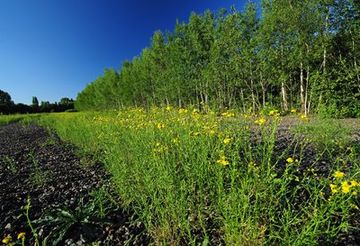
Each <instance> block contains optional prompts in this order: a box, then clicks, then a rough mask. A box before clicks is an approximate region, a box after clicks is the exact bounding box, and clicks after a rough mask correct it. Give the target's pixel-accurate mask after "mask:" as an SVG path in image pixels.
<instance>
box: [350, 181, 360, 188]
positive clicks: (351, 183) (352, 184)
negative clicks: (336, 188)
mask: <svg viewBox="0 0 360 246" xmlns="http://www.w3.org/2000/svg"><path fill="white" fill-rule="evenodd" d="M359 185H360V183H359V182H357V181H356V180H351V181H350V186H351V187H356V186H359Z"/></svg>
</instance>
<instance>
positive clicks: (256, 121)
mask: <svg viewBox="0 0 360 246" xmlns="http://www.w3.org/2000/svg"><path fill="white" fill-rule="evenodd" d="M265 123H266V119H265V118H264V117H260V118H259V119H257V120H255V124H257V125H259V126H262V125H265Z"/></svg>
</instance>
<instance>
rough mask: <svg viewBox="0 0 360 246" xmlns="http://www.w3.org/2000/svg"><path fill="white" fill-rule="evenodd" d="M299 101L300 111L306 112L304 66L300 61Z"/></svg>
mask: <svg viewBox="0 0 360 246" xmlns="http://www.w3.org/2000/svg"><path fill="white" fill-rule="evenodd" d="M300 103H301V111H302V112H304V113H305V114H306V105H305V89H304V68H303V63H302V61H301V62H300Z"/></svg>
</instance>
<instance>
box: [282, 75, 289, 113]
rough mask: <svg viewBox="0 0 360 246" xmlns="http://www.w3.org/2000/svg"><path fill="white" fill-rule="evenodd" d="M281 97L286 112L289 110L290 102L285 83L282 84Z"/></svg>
mask: <svg viewBox="0 0 360 246" xmlns="http://www.w3.org/2000/svg"><path fill="white" fill-rule="evenodd" d="M281 95H282V101H283V109H284V110H285V111H288V110H289V106H288V102H287V98H286V97H287V96H286V88H285V83H284V81H282V82H281Z"/></svg>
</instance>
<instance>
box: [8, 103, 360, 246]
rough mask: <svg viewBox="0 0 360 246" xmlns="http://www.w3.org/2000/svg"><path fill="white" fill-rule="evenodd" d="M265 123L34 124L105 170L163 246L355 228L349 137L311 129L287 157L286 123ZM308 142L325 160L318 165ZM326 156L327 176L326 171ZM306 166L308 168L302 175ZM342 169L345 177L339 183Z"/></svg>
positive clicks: (83, 116) (260, 240)
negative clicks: (280, 135)
mask: <svg viewBox="0 0 360 246" xmlns="http://www.w3.org/2000/svg"><path fill="white" fill-rule="evenodd" d="M2 117H3V116H2ZM256 119H257V118H254V117H249V116H247V115H243V116H240V115H239V114H235V116H233V115H232V113H227V114H223V115H222V116H220V115H217V114H215V113H213V112H211V111H210V112H208V113H206V114H203V113H199V112H197V111H196V110H191V109H189V110H176V109H172V108H167V109H165V108H152V109H150V110H148V111H144V110H142V109H128V110H123V111H119V112H103V113H95V112H81V113H71V114H68V113H58V114H47V115H43V116H40V117H32V118H30V119H29V118H28V119H26V122H36V123H38V124H41V125H44V126H47V127H51V128H53V129H55V130H56V132H57V133H58V134H59V136H60V137H61V138H62V139H63V140H65V141H69V142H71V143H74V144H76V145H77V146H79V147H80V148H81V149H82V150H83V151H84V152H85V153H91V154H92V156H94V157H95V158H96V159H97V160H101V161H102V162H103V163H105V165H106V168H107V170H108V171H109V172H110V173H111V174H112V177H113V183H114V185H115V189H116V191H117V192H118V193H119V195H120V197H121V199H122V202H123V204H122V206H125V207H127V208H130V209H132V210H134V211H135V212H136V214H137V216H139V219H140V220H141V221H143V222H144V223H145V225H146V227H147V229H148V231H149V232H150V234H151V235H152V236H153V239H154V240H155V241H154V243H155V244H158V245H176V244H180V242H181V241H184V240H185V241H186V243H187V244H189V245H199V244H200V245H201V244H203V245H206V244H207V243H208V242H209V241H210V239H211V237H212V236H214V235H218V237H219V238H221V240H223V241H224V242H225V243H226V245H315V244H317V241H318V239H319V238H320V237H325V238H327V239H328V240H329V241H328V242H327V243H329V242H330V243H331V240H334V238H336V237H337V235H338V234H339V233H340V232H346V231H348V230H350V229H354V228H351V224H350V223H349V218H350V216H352V214H353V213H355V212H356V209H354V208H355V206H359V204H357V200H356V195H355V193H354V192H356V191H358V190H359V186H357V185H352V186H351V187H350V191H349V192H346V193H344V192H343V191H342V186H344V184H345V182H346V181H351V180H353V181H355V180H359V170H360V169H359V164H360V163H359V159H358V158H357V156H358V154H359V153H357V151H358V150H356V148H354V147H353V146H352V145H351V144H350V140H349V134H350V132H349V131H348V130H347V129H346V128H339V126H338V125H337V123H336V122H335V121H334V122H332V121H320V120H319V121H317V122H314V123H306V122H305V123H303V124H301V126H299V127H298V128H297V129H296V130H295V133H296V134H295V139H294V141H293V143H292V144H288V145H287V148H285V149H284V150H282V152H281V153H278V152H275V149H276V148H275V141H276V135H275V133H276V129H277V127H278V124H279V119H278V118H277V117H265V118H264V119H266V122H265V124H262V123H261V122H260V123H259V121H256V122H258V123H259V124H260V126H255V125H256V124H255V123H254V121H255V120H256ZM339 129H340V130H341V132H340V133H338V130H339ZM255 135H256V136H257V137H256V138H254V136H255ZM333 140H335V142H334V141H333ZM308 145H311V146H315V148H316V152H317V153H320V154H319V156H318V157H316V158H313V159H312V160H311V163H310V164H309V163H307V162H308V160H307V158H308V157H307V156H306V146H308ZM341 148H345V149H346V151H339V149H340V150H341ZM289 157H291V158H293V159H294V161H293V162H292V161H291V160H290V161H287V159H288V158H289ZM325 157H326V158H327V160H328V162H327V165H328V166H327V167H326V168H327V169H328V171H327V172H321V170H319V169H317V167H318V166H319V162H320V161H323V160H324V158H325ZM344 162H345V163H347V164H349V163H351V165H344ZM305 163H307V165H309V167H308V169H306V170H304V171H299V170H301V169H302V167H303V166H304V165H305ZM279 167H282V168H280V169H279ZM335 171H343V172H344V173H345V176H344V177H343V178H338V179H336V178H334V177H333V173H334V172H335ZM330 184H333V185H335V186H336V188H337V190H336V192H334V193H332V192H331V190H330ZM354 184H355V183H354ZM99 197H101V196H100V195H99Z"/></svg>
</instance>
